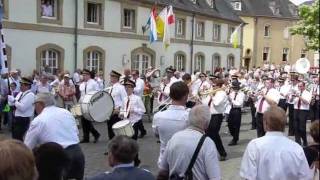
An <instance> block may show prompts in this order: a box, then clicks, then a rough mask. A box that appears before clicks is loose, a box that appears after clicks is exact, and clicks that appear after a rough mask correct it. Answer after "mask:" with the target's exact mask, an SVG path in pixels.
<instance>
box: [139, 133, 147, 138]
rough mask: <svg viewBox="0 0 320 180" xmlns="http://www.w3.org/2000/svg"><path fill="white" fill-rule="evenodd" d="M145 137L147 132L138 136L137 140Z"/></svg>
mask: <svg viewBox="0 0 320 180" xmlns="http://www.w3.org/2000/svg"><path fill="white" fill-rule="evenodd" d="M145 135H147V132H143V133H141V134H140V136H139V138H143V137H144V136H145Z"/></svg>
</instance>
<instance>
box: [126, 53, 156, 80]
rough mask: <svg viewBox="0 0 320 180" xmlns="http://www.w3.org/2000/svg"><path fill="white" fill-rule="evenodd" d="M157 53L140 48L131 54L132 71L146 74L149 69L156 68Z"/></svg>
mask: <svg viewBox="0 0 320 180" xmlns="http://www.w3.org/2000/svg"><path fill="white" fill-rule="evenodd" d="M154 57H156V53H155V51H153V50H152V49H150V48H147V47H140V48H137V49H134V50H133V51H132V52H131V69H132V70H138V71H139V72H140V74H145V73H146V72H147V69H148V67H150V66H152V67H155V58H154Z"/></svg>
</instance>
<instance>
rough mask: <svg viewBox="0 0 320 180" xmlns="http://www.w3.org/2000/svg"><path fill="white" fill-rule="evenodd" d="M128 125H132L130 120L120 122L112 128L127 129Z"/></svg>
mask: <svg viewBox="0 0 320 180" xmlns="http://www.w3.org/2000/svg"><path fill="white" fill-rule="evenodd" d="M127 124H130V121H129V120H122V121H119V122H117V123H115V124H114V125H113V126H112V128H114V129H117V128H120V127H125V126H126V125H127Z"/></svg>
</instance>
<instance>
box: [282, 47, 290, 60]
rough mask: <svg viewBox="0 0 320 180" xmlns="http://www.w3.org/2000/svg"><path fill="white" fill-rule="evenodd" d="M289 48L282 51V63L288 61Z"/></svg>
mask: <svg viewBox="0 0 320 180" xmlns="http://www.w3.org/2000/svg"><path fill="white" fill-rule="evenodd" d="M288 57H289V48H283V50H282V61H288Z"/></svg>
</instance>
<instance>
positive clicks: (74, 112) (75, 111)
mask: <svg viewBox="0 0 320 180" xmlns="http://www.w3.org/2000/svg"><path fill="white" fill-rule="evenodd" d="M70 112H71V113H72V115H73V116H74V117H79V116H82V112H81V106H80V104H77V105H74V106H72V107H71V108H70Z"/></svg>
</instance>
